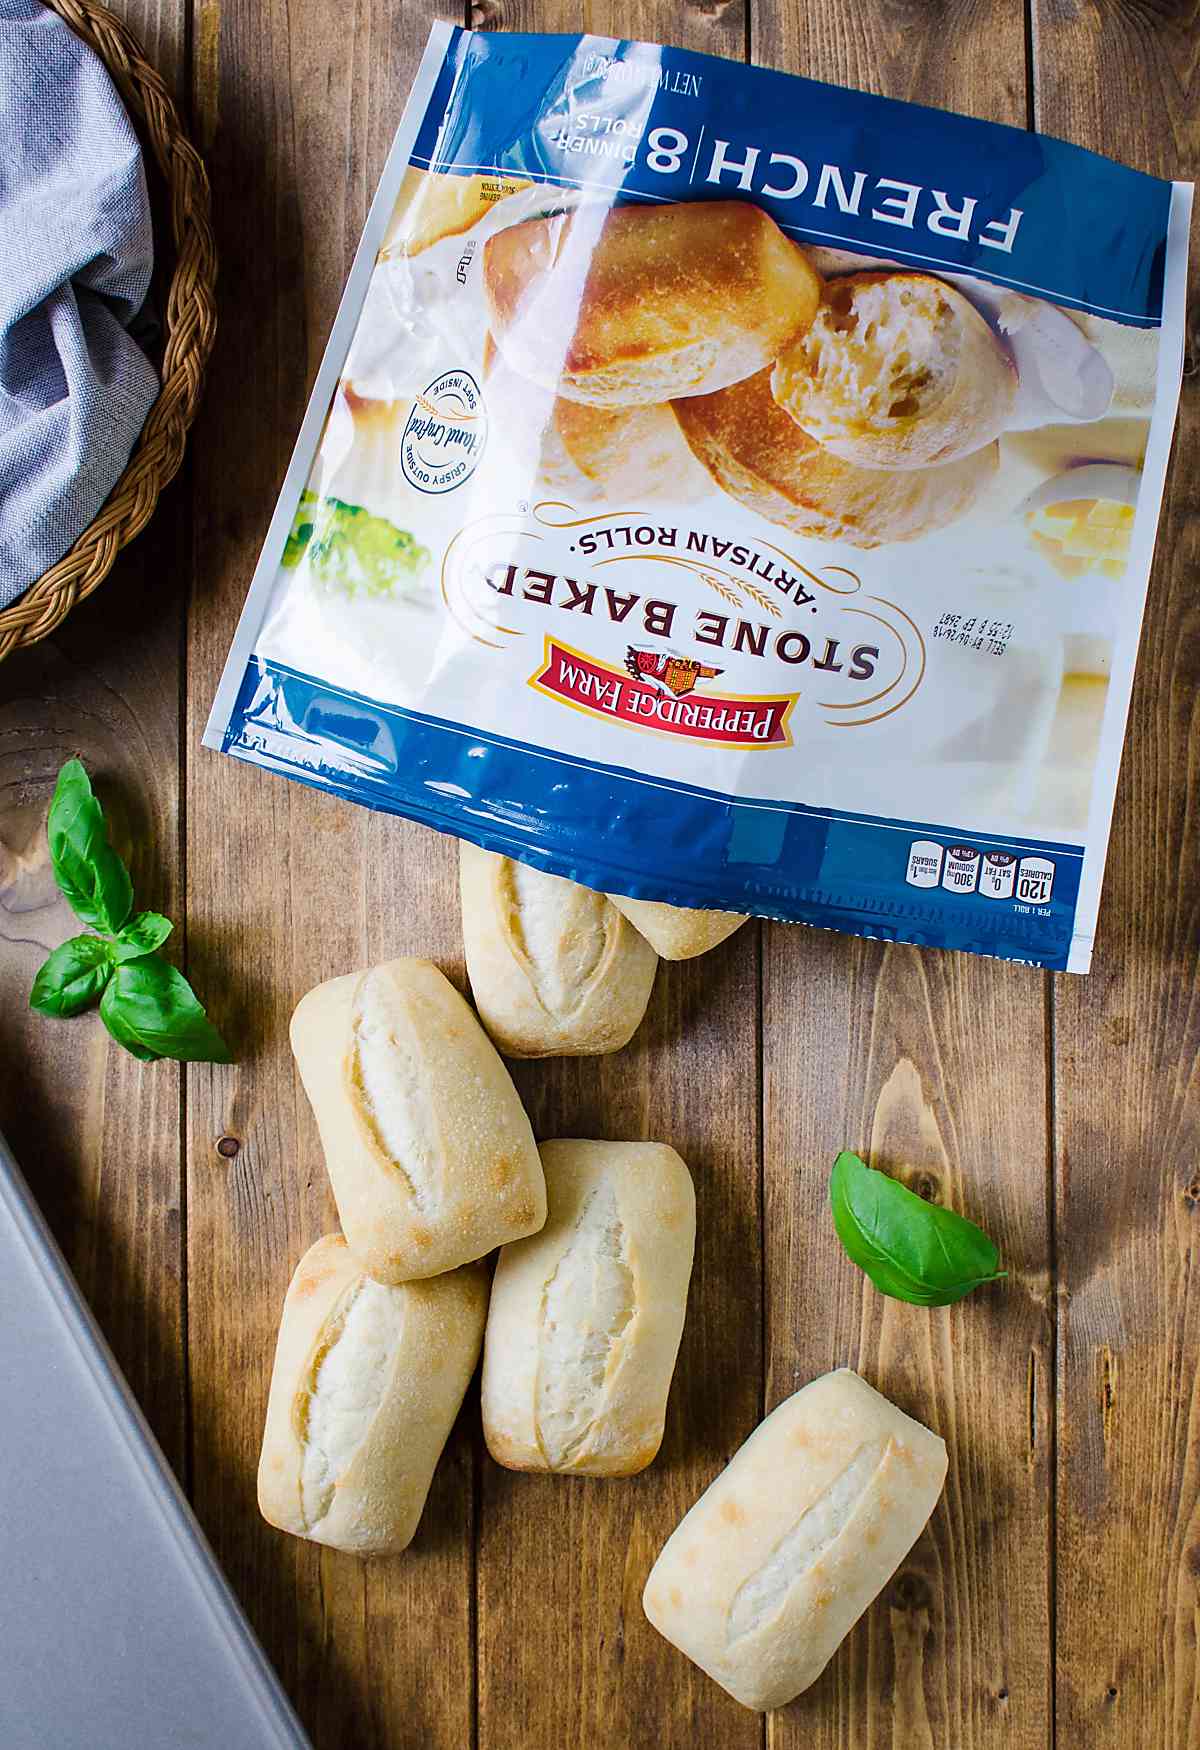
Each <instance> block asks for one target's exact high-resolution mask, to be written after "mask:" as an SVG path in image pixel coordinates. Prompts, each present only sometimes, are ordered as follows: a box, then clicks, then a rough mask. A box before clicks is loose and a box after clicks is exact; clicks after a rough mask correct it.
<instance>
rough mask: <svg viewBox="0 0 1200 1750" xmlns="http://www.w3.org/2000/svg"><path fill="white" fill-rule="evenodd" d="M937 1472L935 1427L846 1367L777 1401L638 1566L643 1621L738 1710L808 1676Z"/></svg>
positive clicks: (814, 1673) (878, 1572)
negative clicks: (644, 1571)
mask: <svg viewBox="0 0 1200 1750" xmlns="http://www.w3.org/2000/svg"><path fill="white" fill-rule="evenodd" d="M945 1478H946V1447H945V1444H944V1442H943V1441H941V1440H939V1438H938V1437H937V1435H936V1434H931V1433H930V1432H929V1429H928V1428H924V1427H922V1426H921V1424H920V1423H919V1422H914V1421H913V1420H912V1419H911V1417H909V1416H906V1415H904V1414H903V1413H902V1412H901V1411H900V1410H898V1409H896V1408H895V1406H894V1405H893V1404H890V1403H889V1402H888V1401H887V1399H886V1398H883V1397H880V1395H879V1393H878V1392H877V1391H873V1390H872V1389H871V1387H870V1386H869V1385H867V1384H866V1382H865V1381H864V1380H861V1379H860V1378H859V1377H858V1375H857V1374H855V1373H851V1372H850V1371H849V1369H847V1368H843V1369H842V1370H841V1371H840V1372H838V1373H827V1374H825V1376H824V1377H823V1378H821V1379H816V1380H814V1381H813V1382H812V1384H811V1385H806V1386H805V1387H804V1389H803V1390H802V1391H798V1392H797V1393H796V1394H795V1396H794V1397H790V1398H788V1399H786V1400H785V1402H784V1403H782V1404H780V1406H779V1408H778V1409H777V1410H774V1411H772V1413H771V1414H770V1415H769V1416H768V1417H767V1419H766V1421H765V1422H761V1423H760V1424H759V1426H758V1427H757V1428H756V1429H755V1430H754V1433H753V1434H752V1435H751V1436H750V1438H749V1440H747V1441H746V1444H745V1445H744V1446H742V1447H741V1448H740V1449H739V1450H738V1451H737V1452H735V1453H734V1455H733V1457H732V1459H731V1460H730V1461H729V1463H728V1465H726V1467H725V1469H724V1470H723V1471H722V1472H721V1474H720V1476H719V1477H718V1478H717V1479H716V1481H715V1482H714V1483H713V1484H712V1485H711V1487H710V1488H709V1489H707V1490H706V1492H705V1493H704V1494H703V1495H701V1497H700V1499H699V1500H698V1501H697V1502H696V1504H695V1506H694V1507H693V1508H692V1509H691V1511H690V1512H689V1513H687V1514H686V1515H685V1517H684V1518H683V1519H682V1520H681V1522H680V1524H679V1525H678V1526H677V1527H676V1529H675V1530H674V1531H673V1532H672V1534H671V1536H670V1537H669V1538H668V1539H667V1543H666V1545H665V1547H664V1549H663V1552H662V1554H661V1555H660V1556H659V1558H658V1560H657V1561H656V1562H655V1564H654V1566H653V1568H652V1569H651V1570H650V1578H649V1579H648V1580H647V1581H646V1590H645V1593H644V1595H643V1599H642V1603H643V1605H644V1607H645V1611H646V1615H647V1616H648V1617H649V1619H650V1621H651V1622H652V1623H653V1624H654V1627H655V1628H656V1629H657V1630H658V1632H659V1633H660V1634H661V1635H665V1636H666V1638H667V1640H669V1641H672V1642H674V1644H675V1646H677V1647H678V1648H679V1649H680V1651H681V1652H683V1653H686V1654H687V1656H688V1658H689V1659H691V1660H693V1661H694V1662H695V1663H696V1664H697V1665H699V1666H700V1668H701V1670H702V1671H707V1673H708V1675H709V1676H710V1677H713V1678H715V1679H716V1681H717V1682H718V1683H719V1684H720V1685H721V1687H722V1688H723V1689H727V1690H728V1691H729V1693H730V1695H732V1696H733V1697H734V1699H735V1700H736V1701H740V1702H741V1703H742V1705H743V1706H744V1707H750V1708H757V1709H760V1710H763V1709H766V1708H773V1707H783V1706H784V1705H785V1704H786V1703H787V1702H789V1701H791V1700H792V1698H793V1697H794V1696H797V1695H799V1694H800V1692H801V1690H803V1689H807V1688H808V1687H809V1685H810V1684H811V1683H815V1682H816V1680H817V1678H818V1677H819V1676H820V1675H821V1672H822V1671H823V1670H824V1669H825V1666H826V1665H827V1664H828V1662H829V1660H830V1659H831V1658H832V1656H833V1654H834V1652H835V1651H836V1649H837V1647H838V1645H839V1644H840V1642H841V1641H842V1640H843V1639H844V1637H845V1636H846V1635H847V1634H848V1633H849V1631H850V1629H851V1628H852V1627H853V1626H854V1624H855V1623H856V1622H857V1621H858V1619H859V1617H860V1616H861V1615H862V1614H863V1612H864V1610H866V1608H867V1606H868V1605H869V1604H870V1603H871V1601H872V1599H874V1598H875V1597H876V1596H877V1595H878V1593H879V1592H881V1591H882V1589H883V1587H884V1586H885V1585H886V1584H887V1582H888V1580H890V1579H891V1577H892V1575H893V1574H894V1573H895V1571H896V1569H897V1568H898V1567H899V1566H900V1563H901V1562H902V1561H903V1560H904V1558H905V1556H906V1555H907V1554H908V1552H909V1550H910V1549H911V1548H912V1546H913V1544H914V1543H915V1542H916V1541H917V1538H918V1537H919V1536H920V1534H921V1530H922V1528H923V1526H924V1525H925V1522H926V1520H927V1519H928V1518H929V1515H930V1514H931V1513H932V1512H933V1509H934V1507H935V1506H936V1504H937V1500H938V1496H939V1495H940V1494H941V1492H942V1484H943V1482H944V1481H945Z"/></svg>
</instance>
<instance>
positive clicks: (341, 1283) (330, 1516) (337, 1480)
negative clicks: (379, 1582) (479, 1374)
mask: <svg viewBox="0 0 1200 1750" xmlns="http://www.w3.org/2000/svg"><path fill="white" fill-rule="evenodd" d="M486 1309H487V1271H486V1270H485V1269H484V1268H483V1267H482V1266H481V1265H477V1264H476V1265H470V1266H468V1268H467V1269H465V1270H453V1271H451V1272H450V1273H449V1274H448V1275H446V1276H438V1277H436V1278H435V1279H434V1281H432V1282H406V1283H402V1284H401V1285H400V1286H398V1287H394V1288H389V1287H386V1286H385V1285H384V1284H383V1283H382V1282H375V1281H373V1280H372V1279H371V1277H369V1276H368V1275H367V1274H366V1273H365V1271H364V1270H363V1267H362V1265H361V1264H360V1263H359V1262H358V1261H357V1259H356V1258H355V1257H354V1255H353V1254H352V1253H351V1251H350V1250H349V1248H348V1247H347V1245H346V1242H345V1240H344V1239H343V1238H342V1236H341V1235H340V1234H327V1235H326V1237H325V1238H324V1239H323V1240H318V1241H317V1243H316V1245H315V1246H313V1247H311V1249H310V1250H309V1251H307V1252H306V1253H305V1254H304V1257H303V1258H302V1259H301V1260H300V1264H299V1266H298V1268H297V1270H296V1274H295V1275H294V1276H293V1277H292V1280H291V1284H290V1286H289V1287H288V1291H287V1298H286V1299H285V1300H284V1303H283V1319H282V1322H281V1323H280V1326H279V1342H278V1345H277V1347H276V1350H275V1368H274V1371H273V1373H272V1375H271V1396H270V1400H269V1402H268V1405H267V1425H266V1431H265V1433H264V1435H263V1447H262V1457H261V1459H260V1461H259V1466H258V1504H259V1508H260V1510H261V1512H262V1515H263V1518H264V1519H266V1520H267V1521H268V1522H269V1523H270V1524H271V1525H275V1526H278V1528H279V1530H280V1531H290V1532H292V1533H293V1534H294V1535H295V1536H296V1537H307V1538H310V1539H311V1540H312V1542H313V1543H327V1544H330V1545H331V1546H332V1547H333V1548H334V1549H342V1550H350V1551H352V1552H353V1553H354V1554H357V1555H383V1554H387V1553H390V1552H393V1551H395V1550H402V1549H404V1548H405V1547H406V1545H407V1544H409V1543H410V1542H411V1541H412V1537H413V1533H414V1532H415V1531H416V1529H417V1521H418V1520H419V1519H420V1517H421V1512H422V1509H423V1508H424V1506H425V1497H426V1496H427V1495H428V1493H429V1485H430V1482H431V1481H432V1479H433V1472H434V1467H435V1466H436V1464H437V1461H438V1458H439V1456H440V1454H441V1450H442V1448H443V1446H444V1445H445V1444H446V1438H447V1436H448V1435H449V1433H450V1429H451V1428H452V1427H453V1425H454V1418H455V1416H457V1414H458V1408H459V1405H460V1404H461V1403H462V1400H463V1393H464V1392H465V1391H466V1389H467V1382H468V1381H469V1380H470V1377H471V1375H472V1373H473V1372H474V1371H475V1363H476V1361H477V1360H478V1359H479V1348H480V1344H481V1343H482V1341H483V1325H484V1317H485V1313H486Z"/></svg>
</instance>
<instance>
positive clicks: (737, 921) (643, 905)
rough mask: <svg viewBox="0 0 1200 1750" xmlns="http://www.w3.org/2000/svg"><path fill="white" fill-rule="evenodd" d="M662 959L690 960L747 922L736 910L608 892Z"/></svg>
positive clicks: (704, 952)
mask: <svg viewBox="0 0 1200 1750" xmlns="http://www.w3.org/2000/svg"><path fill="white" fill-rule="evenodd" d="M608 897H609V898H610V899H611V900H612V902H613V904H614V905H615V906H616V908H617V910H618V911H619V912H622V913H623V914H624V916H625V917H627V918H628V919H629V921H630V923H631V924H633V925H634V926H635V928H636V929H638V930H639V931H640V932H641V934H642V935H643V936H645V938H646V940H647V941H648V942H649V944H650V946H651V947H652V948H653V949H654V951H655V953H656V954H658V955H659V956H660V957H661V958H662V959H663V960H694V959H695V957H696V955H697V954H707V953H708V951H709V949H710V948H718V947H720V945H721V943H722V942H723V941H724V940H725V939H726V937H727V936H732V934H733V932H734V931H735V930H740V929H741V927H742V925H743V924H744V923H746V922H748V919H747V917H746V915H745V913H743V912H740V911H701V910H700V909H699V908H697V907H692V906H690V905H662V904H660V903H659V902H658V900H655V899H627V898H626V897H625V895H624V894H623V893H610V894H609V896H608Z"/></svg>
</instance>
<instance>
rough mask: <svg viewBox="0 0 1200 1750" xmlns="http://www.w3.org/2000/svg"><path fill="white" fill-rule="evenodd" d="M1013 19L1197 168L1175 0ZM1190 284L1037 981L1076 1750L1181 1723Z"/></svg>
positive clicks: (1197, 1106)
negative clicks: (1109, 777)
mask: <svg viewBox="0 0 1200 1750" xmlns="http://www.w3.org/2000/svg"><path fill="white" fill-rule="evenodd" d="M1035 18H1036V21H1037V34H1036V39H1035V40H1036V43H1037V57H1036V63H1035V90H1036V97H1037V104H1036V108H1037V114H1038V120H1039V126H1041V127H1043V128H1045V129H1046V130H1047V131H1049V132H1050V133H1055V134H1062V135H1064V136H1065V137H1066V138H1068V139H1071V140H1077V141H1078V142H1079V143H1080V144H1081V145H1086V146H1092V147H1094V148H1095V149H1097V150H1099V151H1104V152H1106V153H1109V154H1111V155H1112V156H1114V157H1117V158H1120V159H1122V160H1123V161H1124V162H1126V163H1129V164H1132V165H1134V166H1136V167H1137V168H1139V169H1142V170H1148V171H1151V172H1153V173H1155V174H1158V175H1161V176H1172V175H1173V176H1195V175H1196V173H1197V171H1198V170H1200V61H1198V58H1197V52H1196V44H1197V14H1196V10H1195V7H1194V6H1191V7H1188V6H1177V7H1172V6H1168V7H1165V8H1160V7H1155V8H1149V7H1146V6H1140V5H1139V6H1130V7H1121V8H1110V7H1105V8H1103V9H1098V8H1097V7H1095V6H1094V5H1092V4H1083V5H1079V6H1074V5H1072V6H1065V5H1062V4H1057V3H1055V4H1047V3H1045V0H1042V3H1041V4H1038V5H1037V6H1036V8H1035ZM1194 258H1195V236H1194V234H1193V259H1194ZM1195 292H1196V287H1195V283H1194V280H1193V287H1192V300H1191V335H1190V344H1189V348H1188V351H1189V375H1188V376H1187V378H1186V379H1185V384H1184V392H1183V398H1182V403H1181V410H1180V422H1179V430H1178V434H1177V436H1176V440H1175V459H1174V467H1173V469H1172V475H1171V480H1170V484H1169V490H1168V495H1167V501H1166V506H1165V513H1164V519H1163V523H1162V526H1161V528H1160V533H1159V546H1158V562H1157V564H1156V566H1155V570H1154V577H1153V582H1152V585H1151V592H1150V600H1149V604H1148V607H1147V612H1146V621H1145V630H1144V633H1143V637H1142V649H1141V657H1140V662H1139V672H1138V680H1137V685H1136V688H1135V693H1134V702H1133V712H1132V717H1131V720H1130V727H1129V735H1128V738H1127V741H1126V749H1125V760H1124V766H1123V770H1122V778H1121V786H1120V791H1119V795H1118V802H1117V812H1116V819H1115V822H1114V831H1113V840H1112V848H1111V851H1110V855H1109V864H1108V874H1107V877H1106V880H1105V893H1104V903H1103V907H1102V910H1101V927H1100V934H1099V939H1098V942H1097V950H1096V961H1095V966H1096V970H1095V971H1094V972H1093V973H1092V974H1091V975H1090V977H1089V978H1087V979H1086V980H1081V979H1067V978H1062V979H1059V980H1058V981H1057V983H1058V990H1057V1002H1056V1036H1057V1062H1056V1071H1055V1110H1056V1117H1057V1123H1056V1144H1057V1147H1056V1155H1057V1187H1058V1209H1057V1222H1058V1256H1059V1275H1060V1301H1059V1305H1060V1318H1059V1380H1060V1412H1061V1420H1060V1431H1059V1466H1058V1532H1057V1543H1058V1665H1057V1674H1058V1740H1059V1743H1060V1744H1069V1745H1084V1744H1086V1745H1087V1746H1089V1750H1093V1747H1094V1750H1118V1747H1119V1750H1125V1746H1127V1745H1131V1744H1138V1745H1145V1746H1146V1747H1147V1750H1180V1747H1182V1746H1186V1745H1193V1744H1196V1743H1200V1664H1198V1660H1197V1646H1196V1633H1197V1621H1198V1614H1197V1613H1198V1607H1200V1587H1198V1582H1200V1464H1198V1462H1197V1452H1198V1450H1200V1447H1198V1444H1197V1442H1198V1438H1200V1392H1198V1390H1197V1381H1196V1365H1195V1358H1196V1355H1197V1353H1198V1351H1200V1294H1198V1293H1197V1289H1196V1283H1195V1273H1196V1267H1197V1263H1198V1262H1200V1250H1198V1246H1200V1235H1198V1232H1197V1221H1198V1219H1200V1216H1198V1211H1200V1176H1198V1171H1197V1169H1198V1166H1200V1079H1198V1074H1197V1072H1198V1068H1200V1006H1198V1004H1197V1001H1196V993H1197V977H1198V972H1200V966H1198V960H1197V946H1198V942H1200V936H1198V932H1197V919H1198V917H1200V872H1198V871H1197V865H1196V843H1195V818H1196V809H1197V806H1198V804H1200V763H1198V759H1197V748H1198V746H1200V743H1198V741H1197V735H1196V700H1197V697H1198V696H1200V692H1198V683H1200V657H1198V654H1197V653H1198V651H1200V643H1198V641H1197V631H1198V622H1197V609H1196V575H1197V564H1198V561H1200V543H1198V541H1197V530H1198V529H1200V489H1198V476H1197V472H1196V467H1195V461H1194V457H1195V454H1196V444H1197V439H1198V437H1200V380H1198V379H1197V377H1196V375H1195V369H1196V358H1197V345H1196V338H1197V337H1196V309H1197V306H1196V298H1195Z"/></svg>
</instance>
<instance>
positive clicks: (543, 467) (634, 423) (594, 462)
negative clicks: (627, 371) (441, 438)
mask: <svg viewBox="0 0 1200 1750" xmlns="http://www.w3.org/2000/svg"><path fill="white" fill-rule="evenodd" d="M483 371H484V385H485V390H486V395H487V404H488V411H489V414H490V416H491V417H493V418H498V419H499V420H500V422H501V425H502V428H503V430H504V433H505V436H506V438H507V439H508V440H509V441H511V442H512V444H513V446H514V448H515V449H517V450H518V452H519V453H520V454H522V455H523V456H524V457H525V458H527V460H528V461H529V463H530V465H531V466H532V467H533V468H534V469H535V470H536V484H537V487H538V489H539V491H541V492H545V493H550V494H553V495H556V496H561V497H563V498H565V499H566V500H567V501H568V502H569V503H571V504H589V503H592V502H594V501H596V500H597V499H612V500H616V501H618V502H628V503H630V504H647V503H653V502H655V501H658V500H663V499H667V500H669V501H670V502H671V503H673V504H686V503H690V502H691V501H692V500H693V499H696V498H702V497H704V496H705V495H706V494H707V493H709V492H711V491H712V482H711V481H710V480H709V478H708V475H707V474H706V473H705V471H704V469H703V468H702V467H701V466H700V464H699V462H697V460H696V458H695V457H694V456H693V455H692V452H691V451H690V450H689V449H688V447H687V444H686V443H685V442H684V437H683V433H682V432H681V431H680V429H679V421H678V420H677V419H676V418H675V415H674V413H673V412H672V410H671V406H670V403H669V402H667V403H660V404H658V405H655V406H649V405H648V406H645V407H594V406H591V405H590V404H589V403H587V402H584V401H567V400H564V398H563V397H562V396H561V395H555V394H553V393H552V392H551V391H550V390H549V389H544V388H542V387H541V385H540V384H537V383H531V382H530V381H529V379H528V378H526V377H521V376H518V374H517V373H516V371H514V370H510V369H509V367H508V366H507V365H506V364H505V362H504V360H503V359H502V358H501V356H500V353H499V351H498V349H497V347H496V344H495V342H494V341H493V340H492V337H491V335H490V334H489V335H488V337H487V340H486V342H485V345H484V354H483Z"/></svg>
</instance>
